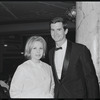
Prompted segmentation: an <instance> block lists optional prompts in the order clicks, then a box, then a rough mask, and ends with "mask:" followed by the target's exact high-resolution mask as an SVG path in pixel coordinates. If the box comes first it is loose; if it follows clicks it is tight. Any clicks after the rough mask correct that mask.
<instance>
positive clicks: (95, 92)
mask: <svg viewBox="0 0 100 100" xmlns="http://www.w3.org/2000/svg"><path fill="white" fill-rule="evenodd" d="M81 62H82V65H83V66H82V69H83V73H84V76H85V81H86V87H87V92H88V98H99V94H100V93H99V83H98V78H97V76H96V71H95V68H94V64H93V61H92V59H91V53H90V51H89V50H88V48H87V47H86V46H83V49H82V53H81Z"/></svg>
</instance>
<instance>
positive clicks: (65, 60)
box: [61, 40, 72, 80]
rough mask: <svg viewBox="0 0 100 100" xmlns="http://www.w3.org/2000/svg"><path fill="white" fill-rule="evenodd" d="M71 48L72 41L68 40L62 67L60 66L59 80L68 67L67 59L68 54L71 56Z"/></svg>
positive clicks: (68, 58)
mask: <svg viewBox="0 0 100 100" xmlns="http://www.w3.org/2000/svg"><path fill="white" fill-rule="evenodd" d="M71 50H72V42H71V41H69V40H68V43H67V50H66V54H65V59H64V63H63V68H62V75H61V80H62V79H63V78H64V76H65V74H66V72H67V69H68V66H69V60H70V56H71Z"/></svg>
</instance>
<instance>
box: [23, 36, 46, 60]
mask: <svg viewBox="0 0 100 100" xmlns="http://www.w3.org/2000/svg"><path fill="white" fill-rule="evenodd" d="M35 41H40V42H41V43H42V44H43V56H42V57H45V53H46V48H47V44H46V41H45V40H44V38H43V37H41V36H31V37H30V38H29V39H28V40H27V42H26V45H25V51H24V56H25V57H26V58H27V59H31V50H32V48H33V43H34V42H35Z"/></svg>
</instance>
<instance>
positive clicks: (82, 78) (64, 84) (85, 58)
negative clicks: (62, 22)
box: [49, 40, 99, 98]
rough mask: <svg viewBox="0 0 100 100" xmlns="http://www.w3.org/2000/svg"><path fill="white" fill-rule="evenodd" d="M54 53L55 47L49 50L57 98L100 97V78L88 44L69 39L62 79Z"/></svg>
mask: <svg viewBox="0 0 100 100" xmlns="http://www.w3.org/2000/svg"><path fill="white" fill-rule="evenodd" d="M54 54H55V47H54V48H52V49H51V50H50V52H49V60H50V65H51V67H52V71H53V76H54V81H55V89H54V97H55V98H99V84H98V78H97V76H96V71H95V68H94V65H93V62H92V59H91V54H90V51H89V50H88V48H87V47H86V46H84V45H82V44H78V43H73V42H71V41H69V40H68V42H67V50H66V53H65V58H64V62H63V68H62V74H61V79H60V80H59V79H58V76H57V72H56V68H55V63H54ZM58 59H59V58H58Z"/></svg>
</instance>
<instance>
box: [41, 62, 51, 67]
mask: <svg viewBox="0 0 100 100" xmlns="http://www.w3.org/2000/svg"><path fill="white" fill-rule="evenodd" d="M41 63H42V64H43V65H45V66H47V67H51V66H50V65H49V64H48V63H46V62H43V61H41Z"/></svg>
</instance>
